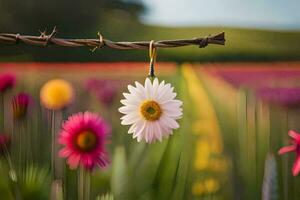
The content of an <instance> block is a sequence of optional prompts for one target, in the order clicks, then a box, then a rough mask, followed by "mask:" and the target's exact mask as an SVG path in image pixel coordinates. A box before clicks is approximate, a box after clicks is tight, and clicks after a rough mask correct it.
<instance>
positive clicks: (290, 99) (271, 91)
mask: <svg viewBox="0 0 300 200" xmlns="http://www.w3.org/2000/svg"><path fill="white" fill-rule="evenodd" d="M256 94H257V95H258V96H259V97H260V98H261V99H263V100H265V101H267V102H270V103H275V104H279V105H282V106H287V107H293V106H299V105H300V87H289V88H269V87H263V88H260V89H258V90H257V92H256Z"/></svg>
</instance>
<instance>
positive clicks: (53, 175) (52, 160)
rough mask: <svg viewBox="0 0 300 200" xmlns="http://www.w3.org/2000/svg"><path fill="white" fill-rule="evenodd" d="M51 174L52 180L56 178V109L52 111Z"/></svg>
mask: <svg viewBox="0 0 300 200" xmlns="http://www.w3.org/2000/svg"><path fill="white" fill-rule="evenodd" d="M51 172H52V173H51V174H52V180H54V179H55V177H56V175H55V111H54V110H52V111H51Z"/></svg>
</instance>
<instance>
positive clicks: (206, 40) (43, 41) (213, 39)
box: [0, 28, 225, 51]
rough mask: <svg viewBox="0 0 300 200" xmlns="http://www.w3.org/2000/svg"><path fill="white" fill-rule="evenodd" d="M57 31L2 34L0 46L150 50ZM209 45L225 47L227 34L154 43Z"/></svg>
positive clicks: (158, 45)
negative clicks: (69, 36)
mask: <svg viewBox="0 0 300 200" xmlns="http://www.w3.org/2000/svg"><path fill="white" fill-rule="evenodd" d="M56 34H57V29H56V28H54V29H53V31H52V32H51V34H49V35H47V33H46V31H43V32H40V35H39V36H29V35H21V34H11V33H0V44H5V45H16V44H20V43H23V44H27V45H32V46H41V47H46V46H50V45H56V46H62V47H84V46H85V47H89V48H90V49H91V50H92V51H94V50H96V49H100V48H102V47H109V48H113V49H123V50H126V49H149V46H150V41H136V42H114V41H111V40H108V39H106V38H104V37H103V36H102V35H101V34H100V33H98V38H97V39H63V38H57V37H55V36H56ZM209 44H215V45H225V33H224V32H221V33H219V34H215V35H209V36H207V37H203V38H193V39H179V40H160V41H154V42H153V46H155V47H156V48H174V47H183V46H189V45H198V46H199V47H200V48H204V47H206V46H207V45H209Z"/></svg>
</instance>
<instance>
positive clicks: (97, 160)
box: [58, 112, 110, 170]
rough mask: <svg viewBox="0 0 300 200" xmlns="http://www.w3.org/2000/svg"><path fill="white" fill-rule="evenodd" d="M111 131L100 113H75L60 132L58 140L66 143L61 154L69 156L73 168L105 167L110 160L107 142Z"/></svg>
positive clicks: (68, 160) (68, 159)
mask: <svg viewBox="0 0 300 200" xmlns="http://www.w3.org/2000/svg"><path fill="white" fill-rule="evenodd" d="M109 133H110V126H109V125H108V124H107V123H106V122H105V121H104V120H103V119H102V118H101V117H100V116H99V115H97V114H95V113H91V112H84V113H77V114H74V115H72V116H70V117H69V118H68V120H67V121H66V122H64V124H63V125H62V130H61V132H60V133H59V138H58V142H59V143H60V144H62V145H64V148H63V149H62V150H61V151H60V152H59V156H61V157H64V158H67V163H68V164H69V166H70V168H71V169H76V168H77V167H78V165H80V166H82V167H84V168H85V169H88V170H92V169H93V168H94V167H96V166H100V167H104V166H106V164H107V162H108V156H107V152H106V149H105V144H106V137H107V135H108V134H109Z"/></svg>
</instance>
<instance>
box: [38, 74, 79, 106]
mask: <svg viewBox="0 0 300 200" xmlns="http://www.w3.org/2000/svg"><path fill="white" fill-rule="evenodd" d="M40 99H41V102H42V104H43V105H44V106H45V107H46V108H48V109H50V110H60V109H63V108H65V107H66V106H68V105H69V104H71V103H72V102H73V99H74V90H73V87H72V85H71V84H70V83H69V82H67V81H65V80H62V79H53V80H50V81H48V82H47V83H46V84H45V85H44V86H43V87H42V89H41V92H40Z"/></svg>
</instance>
